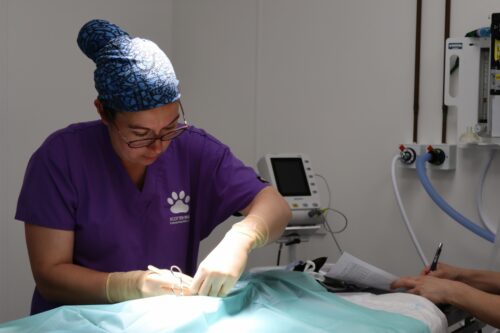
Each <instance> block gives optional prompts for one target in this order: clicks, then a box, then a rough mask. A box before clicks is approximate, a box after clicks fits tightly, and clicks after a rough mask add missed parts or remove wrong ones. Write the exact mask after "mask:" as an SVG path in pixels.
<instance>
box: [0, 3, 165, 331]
mask: <svg viewBox="0 0 500 333" xmlns="http://www.w3.org/2000/svg"><path fill="white" fill-rule="evenodd" d="M93 18H103V19H108V20H110V21H112V22H114V23H117V24H118V25H120V26H122V27H124V28H125V29H126V30H127V31H128V32H129V33H130V34H132V35H138V36H145V37H148V38H149V39H152V40H154V41H155V42H156V43H157V44H158V45H159V46H160V47H161V48H162V49H164V50H166V51H167V52H168V51H169V50H170V49H171V47H172V1H160V0H145V1H132V0H114V1H99V0H86V1H77V0H72V1H68V0H46V1H36V0H32V1H29V0H0V45H2V46H1V47H0V151H1V155H2V158H1V159H0V185H1V186H0V322H3V321H6V320H9V319H14V318H19V317H21V316H25V315H27V314H28V313H29V305H30V302H31V294H32V292H33V286H34V283H33V279H32V276H31V271H30V268H29V262H28V258H27V253H26V245H25V241H24V228H23V223H21V222H18V221H15V220H14V218H13V216H14V214H15V209H16V202H17V196H18V194H19V190H20V186H21V183H22V179H23V175H24V171H25V168H26V164H27V162H28V159H29V157H30V156H31V154H32V153H33V151H34V150H35V149H36V148H37V147H38V146H39V145H40V144H41V142H42V140H44V139H45V138H46V137H47V135H49V134H50V133H51V132H52V131H54V130H56V129H59V128H62V127H64V126H66V125H68V124H69V123H72V122H77V121H84V120H90V119H96V117H97V114H96V111H95V108H94V107H93V100H94V99H95V97H96V96H97V94H96V91H95V89H94V82H93V70H94V68H95V66H94V64H93V63H92V61H91V60H90V59H88V58H87V57H85V55H84V54H83V53H82V52H81V51H80V49H79V48H78V45H77V43H76V37H77V34H78V31H79V29H80V27H81V26H82V25H83V24H84V23H85V22H87V21H88V20H90V19H93Z"/></svg>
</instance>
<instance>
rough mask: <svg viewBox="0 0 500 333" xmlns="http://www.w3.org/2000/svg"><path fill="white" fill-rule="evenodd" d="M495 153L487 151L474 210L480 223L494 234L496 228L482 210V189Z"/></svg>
mask: <svg viewBox="0 0 500 333" xmlns="http://www.w3.org/2000/svg"><path fill="white" fill-rule="evenodd" d="M495 153H496V151H495V150H494V149H492V150H490V151H489V154H488V160H486V162H485V163H484V166H483V168H482V170H481V178H480V180H479V188H478V190H477V193H476V208H477V212H478V213H479V218H480V220H481V223H482V224H483V225H484V226H485V227H486V229H488V230H489V231H490V232H492V233H496V232H497V229H498V226H496V225H494V223H493V222H491V219H490V218H489V217H488V216H486V213H485V211H484V208H483V189H484V181H485V179H486V175H487V174H488V170H489V169H490V166H491V162H492V161H493V159H494V158H495Z"/></svg>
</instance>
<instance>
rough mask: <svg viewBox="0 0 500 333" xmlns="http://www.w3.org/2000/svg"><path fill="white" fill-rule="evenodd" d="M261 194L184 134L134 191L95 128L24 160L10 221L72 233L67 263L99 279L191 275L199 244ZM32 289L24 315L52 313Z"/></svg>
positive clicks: (218, 152) (252, 179)
mask: <svg viewBox="0 0 500 333" xmlns="http://www.w3.org/2000/svg"><path fill="white" fill-rule="evenodd" d="M265 186H267V185H266V184H264V183H262V182H261V181H260V180H259V179H258V177H257V175H256V173H255V171H254V170H253V169H252V168H250V167H247V166H245V165H244V164H243V163H242V162H241V161H240V160H239V159H237V158H236V157H235V156H234V155H233V154H232V153H231V151H230V149H229V148H228V147H227V146H226V145H224V144H222V143H221V142H220V141H218V140H217V139H215V138H214V137H212V136H211V135H209V134H207V133H206V132H205V131H203V130H201V129H198V128H195V127H190V128H189V129H188V130H187V131H186V132H184V133H183V134H182V135H180V136H179V137H177V138H176V139H174V140H173V141H172V142H171V143H170V146H169V147H168V149H167V151H166V152H165V153H163V154H162V155H161V156H160V157H159V158H158V159H157V160H156V161H155V162H154V163H153V164H152V165H150V166H149V167H148V169H147V173H146V178H145V181H144V186H143V189H142V191H141V190H139V189H138V188H137V187H136V186H135V185H134V184H133V182H132V180H131V179H130V177H129V176H128V174H127V172H126V171H125V169H124V168H123V166H122V164H121V162H120V160H119V158H118V156H117V155H116V153H115V151H114V150H113V148H112V146H111V141H110V138H109V134H108V130H107V127H106V126H105V125H104V124H102V122H100V121H92V122H86V123H79V124H73V125H70V126H68V127H67V128H65V129H62V130H59V131H57V132H55V133H53V134H52V135H50V136H49V137H48V138H47V140H45V142H44V143H43V144H42V146H41V147H40V148H39V149H38V150H37V151H36V152H35V153H34V154H33V156H32V157H31V159H30V161H29V164H28V167H27V170H26V175H25V178H24V182H23V186H22V189H21V193H20V196H19V200H18V205H17V211H16V216H15V218H16V219H17V220H21V221H24V222H25V223H30V224H36V225H39V226H43V227H47V228H53V229H60V230H70V231H73V232H74V252H73V262H74V263H75V264H77V265H81V266H84V267H88V268H90V269H94V270H97V271H101V272H116V271H130V270H145V269H147V268H146V267H147V265H148V264H152V265H155V266H157V267H161V268H169V267H170V266H171V265H177V266H179V267H180V268H181V269H182V271H183V272H185V273H186V274H188V275H191V276H192V275H194V273H195V271H196V264H197V256H198V248H199V243H200V241H201V240H203V239H204V238H205V237H207V236H208V235H209V234H210V232H211V231H212V230H213V229H214V228H215V227H216V226H217V225H218V224H219V223H221V222H223V221H224V220H226V219H227V218H228V217H230V216H231V215H232V214H234V213H237V212H239V211H241V210H242V209H244V208H245V207H247V206H248V205H249V204H250V202H251V201H252V200H253V198H254V197H255V196H256V194H257V193H258V192H260V191H261V190H262V189H263V188H264V187H265ZM60 305H61V304H56V303H53V302H50V301H47V300H45V299H44V298H43V297H42V296H41V295H40V293H39V292H38V291H37V289H36V288H35V292H34V294H33V299H32V304H31V313H32V314H35V313H38V312H41V311H45V310H49V309H52V308H54V307H57V306H60Z"/></svg>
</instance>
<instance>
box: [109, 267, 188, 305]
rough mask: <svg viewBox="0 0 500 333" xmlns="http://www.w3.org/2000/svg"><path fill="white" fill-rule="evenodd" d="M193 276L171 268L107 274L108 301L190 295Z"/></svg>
mask: <svg viewBox="0 0 500 333" xmlns="http://www.w3.org/2000/svg"><path fill="white" fill-rule="evenodd" d="M192 282H193V278H192V277H190V276H188V275H185V274H182V273H180V272H172V271H171V270H167V269H162V270H155V271H151V270H147V271H130V272H115V273H110V274H109V275H108V279H107V281H106V297H107V299H108V302H109V303H117V302H123V301H128V300H131V299H137V298H144V297H151V296H160V295H190V294H191V293H190V288H191V284H192Z"/></svg>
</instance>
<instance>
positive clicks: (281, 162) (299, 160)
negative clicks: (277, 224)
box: [257, 154, 323, 225]
mask: <svg viewBox="0 0 500 333" xmlns="http://www.w3.org/2000/svg"><path fill="white" fill-rule="evenodd" d="M257 168H258V170H259V174H260V176H261V177H262V178H264V179H266V180H267V181H269V182H270V183H271V184H272V185H273V186H274V187H276V188H277V189H278V192H280V194H281V195H282V196H283V197H284V198H285V200H286V201H287V202H288V204H289V205H290V209H291V210H292V215H293V217H292V220H291V221H290V223H289V225H313V224H321V223H322V222H323V220H322V217H321V216H320V214H319V212H320V211H319V209H320V208H321V204H320V200H319V192H318V186H317V184H316V178H315V174H314V171H313V168H312V166H311V161H310V159H309V158H308V157H307V156H306V155H304V154H266V155H265V156H264V157H262V158H261V159H260V160H259V162H258V163H257Z"/></svg>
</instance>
